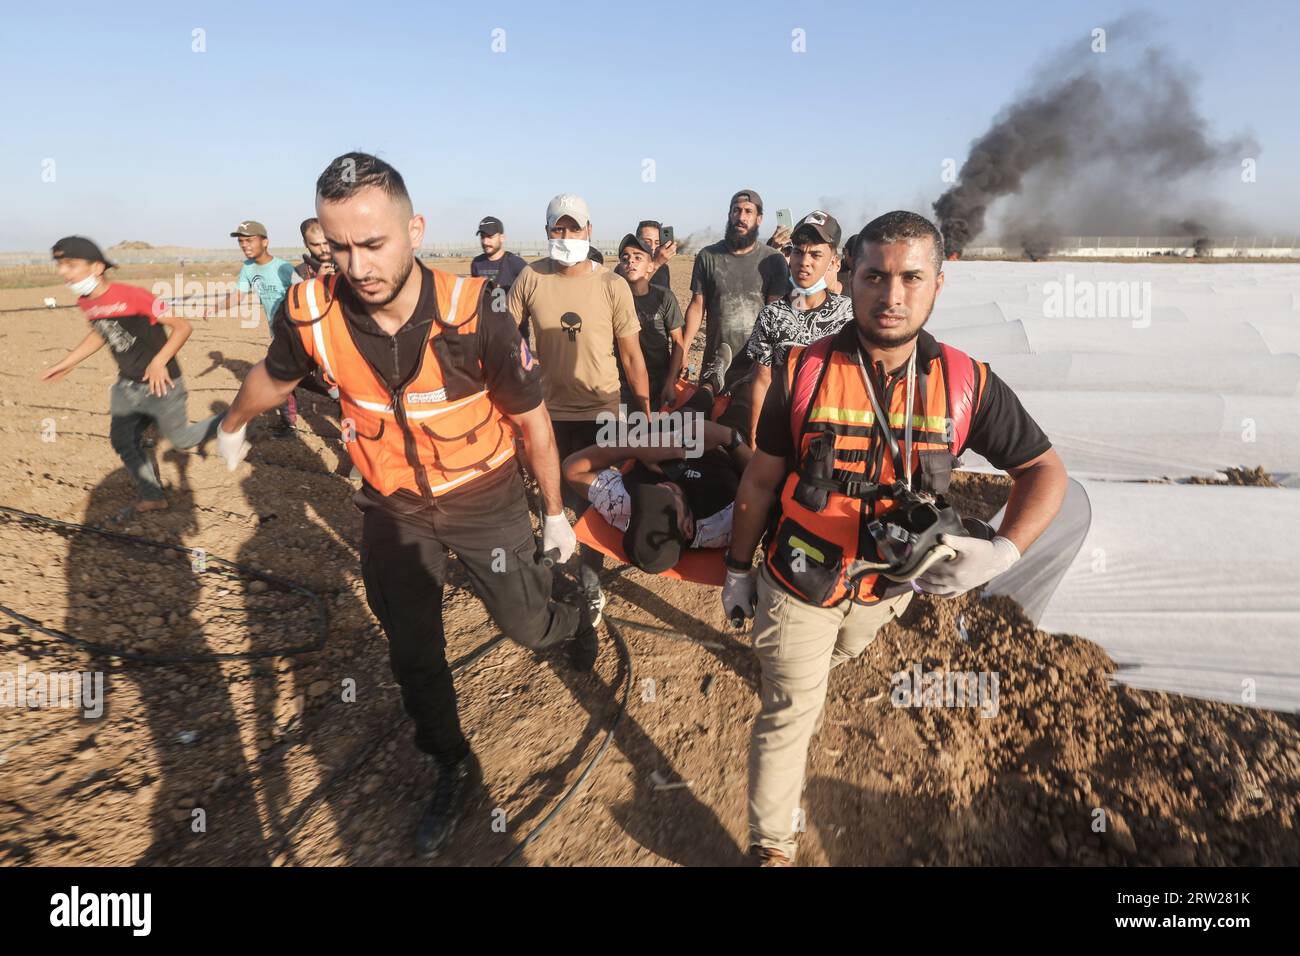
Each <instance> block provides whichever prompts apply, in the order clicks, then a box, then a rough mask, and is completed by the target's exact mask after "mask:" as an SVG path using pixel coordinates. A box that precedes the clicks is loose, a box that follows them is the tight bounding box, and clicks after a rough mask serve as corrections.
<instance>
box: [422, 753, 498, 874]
mask: <svg viewBox="0 0 1300 956" xmlns="http://www.w3.org/2000/svg"><path fill="white" fill-rule="evenodd" d="M482 783H483V768H482V767H481V766H480V765H479V762H478V757H476V756H474V753H473V752H472V751H471V752H470V753H469V754H468V755H467V756H466V757H465V758H464V759H463V760H461V761H460V763H456V764H452V765H450V766H439V767H438V779H437V781H436V782H435V783H434V785H433V798H432V799H431V800H430V801H429V805H428V806H427V807H425V808H424V813H423V814H421V815H420V823H419V825H418V826H417V827H416V830H415V852H416V854H417V855H418V856H421V857H424V858H425V859H430V858H432V857H435V856H437V855H438V853H439V852H441V851H442V849H443V848H444V847H445V846H446V845H447V841H448V840H450V839H451V835H452V833H453V832H455V830H456V822H457V821H458V820H459V819H460V817H461V814H462V813H463V812H464V810H465V807H466V806H467V805H468V804H469V796H470V794H471V793H472V792H473V791H474V790H475V789H477V788H478V787H479V786H481V785H482Z"/></svg>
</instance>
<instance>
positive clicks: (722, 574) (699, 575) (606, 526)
mask: <svg viewBox="0 0 1300 956" xmlns="http://www.w3.org/2000/svg"><path fill="white" fill-rule="evenodd" d="M676 388H677V395H676V397H675V398H674V400H673V403H672V404H671V405H670V406H668V408H667V409H666V410H667V411H674V410H676V409H678V408H681V407H682V405H684V404H686V402H687V401H689V400H690V398H691V396H692V395H694V394H695V389H696V387H695V386H694V385H689V384H687V383H686V382H685V381H684V380H682V379H678V380H677V383H676ZM728 401H729V399H727V398H722V399H718V401H717V402H715V403H714V406H713V411H714V412H715V413H720V411H721V409H719V404H721V407H722V408H724V409H725V408H726V402H728ZM711 417H716V415H714V416H711ZM634 464H635V462H634V461H628V462H627V463H626V464H624V465H623V473H624V474H627V472H628V471H630V470H631V468H632V466H633V465H634ZM573 533H574V534H575V535H577V538H578V540H579V541H581V542H582V543H583V544H585V545H589V546H591V547H593V548H595V549H596V550H597V551H600V552H601V553H603V554H607V555H609V556H610V557H611V558H617V559H618V560H620V561H622V562H623V563H625V564H630V563H631V562H630V561H628V559H627V552H625V551H624V550H623V532H622V531H619V530H618V529H617V528H615V527H614V526H613V525H612V524H610V523H609V522H608V521H606V520H605V519H604V518H603V517H602V516H601V514H600V512H598V511H597V510H596V509H595V508H588V509H587V510H586V511H585V512H583V515H582V517H581V518H579V519H578V523H577V524H575V525H574V526H573ZM726 550H727V549H726V548H684V549H682V557H681V560H680V561H678V562H677V563H676V564H675V565H673V566H672V567H671V568H669V569H668V570H667V571H663V572H661V574H662V575H663V576H664V577H666V578H675V579H677V580H679V581H690V582H692V583H694V584H711V585H712V586H713V587H716V588H720V587H722V585H723V584H725V583H726V581H727V567H726V565H725V564H723V563H722V558H723V556H724V555H725V553H726Z"/></svg>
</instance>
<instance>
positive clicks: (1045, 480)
mask: <svg viewBox="0 0 1300 956" xmlns="http://www.w3.org/2000/svg"><path fill="white" fill-rule="evenodd" d="M1008 474H1010V475H1011V497H1010V498H1009V499H1008V500H1007V511H1006V515H1005V516H1004V517H1003V519H1002V526H1001V527H1000V528H998V534H1000V535H1001V536H1002V537H1004V538H1008V539H1009V540H1010V541H1011V543H1012V544H1014V545H1015V546H1016V548H1017V549H1018V550H1019V551H1020V553H1021V554H1024V553H1025V551H1026V550H1027V549H1028V548H1029V546H1030V545H1032V544H1033V543H1034V542H1035V541H1036V540H1037V539H1038V536H1039V535H1041V534H1042V533H1043V532H1044V531H1045V530H1046V529H1047V526H1048V525H1049V524H1051V523H1052V519H1053V518H1055V517H1056V513H1057V512H1058V511H1060V510H1061V502H1062V501H1064V500H1065V488H1066V483H1067V482H1068V481H1069V476H1068V475H1067V474H1066V472H1065V465H1064V464H1063V463H1062V462H1061V459H1060V456H1058V455H1057V454H1056V449H1054V448H1049V449H1048V450H1047V451H1045V452H1043V453H1042V454H1041V455H1039V456H1038V457H1037V458H1034V459H1032V460H1030V461H1027V462H1025V464H1023V465H1021V466H1020V467H1019V468H1012V469H1010V470H1009V471H1008Z"/></svg>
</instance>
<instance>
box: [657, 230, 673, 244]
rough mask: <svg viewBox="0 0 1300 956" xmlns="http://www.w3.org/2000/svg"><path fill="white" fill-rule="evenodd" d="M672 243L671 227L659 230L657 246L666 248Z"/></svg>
mask: <svg viewBox="0 0 1300 956" xmlns="http://www.w3.org/2000/svg"><path fill="white" fill-rule="evenodd" d="M672 241H673V227H672V226H664V227H663V228H662V229H660V230H659V245H661V246H666V245H668V243H670V242H672Z"/></svg>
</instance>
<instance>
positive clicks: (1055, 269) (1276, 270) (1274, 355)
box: [931, 261, 1300, 485]
mask: <svg viewBox="0 0 1300 956" xmlns="http://www.w3.org/2000/svg"><path fill="white" fill-rule="evenodd" d="M945 271H946V272H947V273H948V275H947V279H946V284H945V286H944V289H943V292H942V293H941V294H940V297H939V300H938V303H937V304H936V308H935V311H934V316H933V318H932V319H931V330H932V332H933V333H934V334H935V335H936V336H937V337H938V338H939V339H940V340H941V341H944V342H947V343H949V344H950V345H954V346H956V347H957V348H960V349H963V350H964V351H966V352H968V353H970V354H971V355H973V356H975V357H976V358H978V359H981V360H983V361H986V362H988V363H989V364H990V365H991V366H992V368H993V370H994V371H995V372H997V374H998V375H999V376H1000V377H1001V378H1002V379H1004V380H1005V381H1006V382H1007V384H1008V385H1010V386H1011V387H1012V388H1013V389H1014V390H1015V391H1016V393H1017V394H1018V395H1019V396H1020V399H1021V401H1022V402H1023V404H1024V405H1025V407H1026V408H1027V409H1028V410H1029V412H1030V414H1032V415H1033V416H1034V418H1035V419H1036V420H1037V421H1038V423H1039V425H1041V426H1042V428H1043V430H1044V431H1045V432H1046V433H1047V435H1048V437H1049V438H1051V440H1052V442H1053V444H1054V445H1055V447H1056V449H1057V452H1058V453H1059V454H1060V455H1061V458H1062V460H1063V461H1064V462H1065V466H1066V468H1067V469H1068V470H1069V471H1070V472H1071V474H1074V475H1080V476H1086V477H1095V478H1112V479H1119V480H1135V479H1138V480H1140V479H1154V478H1186V477H1192V476H1199V477H1207V476H1213V475H1216V474H1221V473H1223V472H1224V471H1225V469H1227V468H1231V467H1241V466H1246V467H1255V466H1263V467H1264V468H1265V469H1266V470H1268V471H1270V472H1271V473H1273V474H1274V475H1275V476H1276V477H1277V478H1278V479H1279V480H1280V481H1282V482H1283V483H1284V484H1287V485H1294V484H1297V483H1300V311H1297V309H1296V306H1297V304H1298V303H1297V293H1296V290H1297V289H1300V267H1297V266H1295V265H1289V264H1264V265H1259V264H1225V265H1204V264H1186V265H1179V264H1161V265H1153V264H1149V263H1141V262H1134V263H1086V262H1079V263H1074V262H1063V261H1057V262H1051V263H1032V264H1031V263H1006V262H954V263H948V264H947V265H946V266H945ZM1090 283H1092V284H1094V285H1093V286H1092V287H1091V288H1092V289H1093V290H1094V291H1095V290H1098V289H1100V288H1102V286H1101V285H1099V284H1100V283H1106V284H1108V286H1107V287H1108V288H1114V287H1116V286H1118V285H1120V284H1125V283H1127V284H1128V285H1129V287H1130V288H1131V289H1133V290H1137V289H1141V290H1142V291H1141V294H1140V295H1139V294H1138V293H1137V292H1134V293H1133V294H1132V295H1130V296H1127V297H1126V298H1125V299H1124V301H1127V302H1129V304H1130V305H1132V306H1133V307H1134V308H1135V309H1138V305H1139V304H1140V305H1141V308H1140V309H1138V311H1137V312H1136V313H1135V314H1133V315H1131V316H1115V315H1104V314H1103V315H1100V316H1099V317H1080V316H1077V315H1074V314H1072V313H1073V312H1077V311H1080V308H1075V305H1080V307H1081V304H1082V303H1083V301H1084V300H1083V299H1079V298H1071V296H1070V293H1072V292H1077V291H1078V290H1083V289H1085V288H1087V287H1089V284H1090ZM1062 290H1065V291H1064V293H1063V291H1062ZM1064 300H1069V301H1070V302H1071V303H1074V304H1072V305H1071V306H1070V307H1069V309H1064V308H1063V301H1064ZM1089 301H1091V302H1092V303H1093V304H1094V305H1095V306H1097V307H1098V308H1096V309H1094V312H1095V311H1100V306H1101V304H1102V303H1103V302H1105V303H1106V304H1107V305H1106V307H1107V308H1109V307H1111V305H1113V304H1115V303H1120V304H1122V302H1121V300H1120V299H1119V298H1112V297H1108V296H1107V295H1103V294H1102V293H1101V292H1099V291H1098V292H1096V294H1094V295H1091V296H1090V298H1089ZM1063 313H1068V314H1063ZM981 320H985V321H981ZM964 462H965V465H966V467H968V468H971V469H973V470H978V471H991V470H993V469H992V468H991V467H990V466H989V464H988V463H987V462H986V461H984V460H983V459H981V458H980V457H979V456H977V455H974V454H970V453H968V454H967V455H965V456H964Z"/></svg>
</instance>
